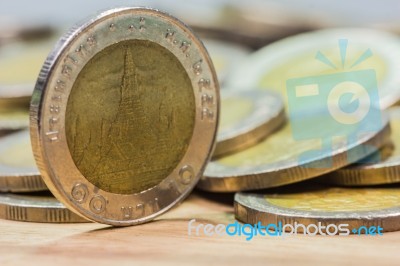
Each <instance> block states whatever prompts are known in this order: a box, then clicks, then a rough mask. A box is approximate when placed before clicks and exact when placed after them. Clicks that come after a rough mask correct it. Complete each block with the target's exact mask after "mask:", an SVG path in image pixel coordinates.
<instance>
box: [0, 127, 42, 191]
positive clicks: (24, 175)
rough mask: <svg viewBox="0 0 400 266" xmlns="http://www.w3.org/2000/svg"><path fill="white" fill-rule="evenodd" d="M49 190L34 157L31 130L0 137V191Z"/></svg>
mask: <svg viewBox="0 0 400 266" xmlns="http://www.w3.org/2000/svg"><path fill="white" fill-rule="evenodd" d="M42 190H47V187H46V185H45V183H44V182H43V180H42V177H41V176H40V173H39V170H38V169H37V167H36V163H35V159H34V158H33V154H32V149H31V142H30V138H29V131H28V130H24V131H21V132H17V133H12V134H10V135H8V136H5V137H2V138H0V191H1V192H8V191H11V192H30V191H42Z"/></svg>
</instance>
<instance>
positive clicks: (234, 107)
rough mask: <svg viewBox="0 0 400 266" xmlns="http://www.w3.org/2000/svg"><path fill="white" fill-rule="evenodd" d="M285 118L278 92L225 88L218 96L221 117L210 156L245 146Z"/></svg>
mask: <svg viewBox="0 0 400 266" xmlns="http://www.w3.org/2000/svg"><path fill="white" fill-rule="evenodd" d="M285 121H286V118H285V110H284V106H283V102H282V99H281V98H280V97H279V95H277V94H275V93H272V92H268V91H256V90H248V91H242V92H241V91H229V89H227V90H226V91H224V93H222V97H221V119H220V124H219V128H218V135H217V146H216V148H215V151H214V154H213V157H214V158H216V157H220V156H223V155H226V154H229V153H233V152H237V151H240V150H243V149H246V148H248V147H250V146H252V145H254V144H256V143H258V142H259V141H260V140H262V139H263V138H265V137H266V136H268V135H269V134H271V133H272V132H274V131H275V130H276V129H277V128H278V127H279V126H281V125H282V124H283V123H284V122H285Z"/></svg>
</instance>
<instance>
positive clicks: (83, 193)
mask: <svg viewBox="0 0 400 266" xmlns="http://www.w3.org/2000/svg"><path fill="white" fill-rule="evenodd" d="M88 193H89V191H88V188H87V186H86V185H84V184H82V183H78V184H76V185H75V186H74V187H73V188H72V191H71V196H72V198H73V199H74V200H75V201H76V202H78V203H85V202H86V200H87V197H88Z"/></svg>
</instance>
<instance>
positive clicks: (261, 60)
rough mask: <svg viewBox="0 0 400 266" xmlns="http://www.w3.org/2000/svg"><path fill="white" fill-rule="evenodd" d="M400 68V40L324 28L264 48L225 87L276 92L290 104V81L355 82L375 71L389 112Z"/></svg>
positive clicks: (397, 96) (398, 97)
mask: <svg viewBox="0 0 400 266" xmlns="http://www.w3.org/2000/svg"><path fill="white" fill-rule="evenodd" d="M371 40H374V41H373V42H371ZM399 67H400V38H399V37H398V36H396V35H393V34H390V33H387V32H382V31H378V30H372V29H353V28H344V29H325V30H318V31H313V32H308V33H303V34H299V35H295V36H292V37H288V38H285V39H283V40H280V41H277V42H275V43H272V44H270V45H267V46H265V47H263V48H262V49H260V50H258V51H256V52H255V53H253V54H252V55H250V56H249V57H247V59H246V60H243V61H242V62H241V64H240V65H239V66H238V67H236V68H235V69H233V70H232V72H231V74H232V75H230V76H229V78H228V79H227V80H226V83H225V85H226V86H228V87H231V88H234V87H237V88H238V89H242V88H260V89H268V90H273V91H276V92H278V93H281V94H282V97H283V99H284V100H285V101H286V99H288V97H287V90H286V85H287V83H286V82H287V81H288V80H290V79H292V78H310V79H311V78H312V77H318V78H323V77H326V78H329V77H332V79H337V82H339V81H340V78H337V77H334V76H333V75H335V74H338V75H339V74H340V73H341V74H343V76H346V78H348V77H353V78H355V77H356V76H352V75H353V74H354V75H356V74H357V71H360V72H359V73H362V71H363V70H371V71H373V72H374V77H373V78H374V79H376V82H377V87H378V89H379V103H380V107H381V108H387V107H389V106H391V105H393V104H395V103H396V102H397V101H399V100H400V90H398V88H399V87H400V76H399V75H397V69H398V68H399ZM364 73H366V72H364ZM370 73H371V72H370ZM370 73H369V74H368V75H371V74H370ZM370 78H371V77H370ZM358 79H359V80H358V81H361V80H362V79H364V77H359V78H358ZM344 81H346V80H344ZM356 81H357V80H356ZM315 82H317V83H318V81H317V80H316V81H315ZM317 85H321V84H317ZM364 86H367V87H368V86H371V87H372V86H373V83H370V81H368V84H365V85H364ZM362 92H363V91H362V90H359V92H357V94H356V95H355V96H359V97H361V96H363V94H362ZM321 101H322V99H321Z"/></svg>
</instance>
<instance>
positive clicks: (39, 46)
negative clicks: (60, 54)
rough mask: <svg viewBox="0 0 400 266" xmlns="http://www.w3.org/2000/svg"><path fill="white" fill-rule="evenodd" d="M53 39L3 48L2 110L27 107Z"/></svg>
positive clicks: (0, 57)
mask: <svg viewBox="0 0 400 266" xmlns="http://www.w3.org/2000/svg"><path fill="white" fill-rule="evenodd" d="M53 44H54V39H53V38H46V39H43V40H38V41H32V42H23V41H18V42H13V43H9V44H7V45H4V46H2V47H0V73H2V74H1V75H0V107H1V109H4V108H9V107H15V106H23V107H28V106H29V101H30V98H31V95H32V92H33V87H34V84H35V81H36V78H37V75H38V73H39V71H40V66H41V64H42V62H43V61H44V60H45V59H46V56H47V55H48V53H49V50H50V49H51V47H52V45H53Z"/></svg>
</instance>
